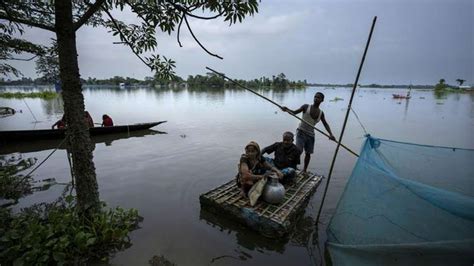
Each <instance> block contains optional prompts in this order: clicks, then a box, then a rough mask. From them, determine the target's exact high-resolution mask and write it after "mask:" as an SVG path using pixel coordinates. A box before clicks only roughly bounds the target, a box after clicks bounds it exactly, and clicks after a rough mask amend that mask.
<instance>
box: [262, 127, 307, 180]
mask: <svg viewBox="0 0 474 266" xmlns="http://www.w3.org/2000/svg"><path fill="white" fill-rule="evenodd" d="M293 140H294V135H293V133H291V132H288V131H287V132H285V133H283V141H282V142H275V143H274V144H272V145H270V146H268V147H266V148H264V149H263V150H262V155H263V154H265V153H268V154H271V153H273V152H274V153H275V158H274V159H270V158H265V159H266V160H267V161H268V162H269V163H271V164H272V165H275V167H276V168H278V169H279V170H280V171H281V172H282V173H283V179H282V183H286V182H289V181H291V180H293V179H294V178H295V175H296V165H297V164H299V163H300V155H301V150H300V149H298V147H296V145H295V144H293Z"/></svg>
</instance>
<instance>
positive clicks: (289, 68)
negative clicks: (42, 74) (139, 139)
mask: <svg viewBox="0 0 474 266" xmlns="http://www.w3.org/2000/svg"><path fill="white" fill-rule="evenodd" d="M473 3H474V1H473V0H351V1H347V0H346V1H340V0H339V1H338V0H327V1H318V0H307V1H306V0H299V1H290V0H286V1H275V0H272V1H262V2H261V3H260V6H259V13H258V14H256V15H255V16H254V17H250V18H248V19H246V20H245V21H244V22H243V23H242V24H237V25H233V26H232V27H229V26H228V24H227V23H225V22H222V19H220V20H213V21H200V20H195V19H190V22H191V26H192V28H193V30H194V33H195V34H196V35H197V36H198V38H199V39H200V40H201V42H202V43H203V44H204V45H205V46H206V47H207V48H208V49H209V50H210V51H212V52H214V53H217V54H219V55H220V56H222V57H224V60H220V59H217V58H214V57H211V56H209V55H208V54H206V53H205V52H204V51H203V50H202V49H201V48H200V47H199V46H198V45H197V44H196V43H195V42H194V41H193V39H192V38H191V36H190V34H189V33H188V32H187V30H186V29H185V27H183V28H182V36H181V40H182V43H183V45H184V47H182V48H180V47H179V45H178V44H177V42H176V36H175V35H172V36H168V35H167V34H164V33H159V34H158V49H157V52H158V53H160V54H162V55H165V56H166V57H169V58H172V59H174V60H175V61H176V62H177V64H176V65H177V67H176V72H177V74H178V75H179V76H181V77H183V78H186V77H187V76H188V75H196V74H203V73H205V72H206V70H205V66H210V67H212V68H215V69H216V70H219V71H221V72H224V73H226V74H227V75H228V76H229V77H232V78H240V79H253V78H258V77H261V76H268V77H271V76H272V75H276V74H278V73H281V72H283V73H285V74H286V75H287V77H289V78H290V79H292V80H298V79H301V80H302V79H307V80H308V81H309V82H318V83H326V82H330V83H352V82H354V79H355V75H356V72H357V68H358V66H359V62H360V59H361V57H362V53H363V49H364V46H365V42H366V40H367V37H368V33H369V29H370V25H371V23H372V20H373V17H374V16H378V19H377V24H376V27H375V31H374V36H373V38H372V42H371V46H370V48H369V51H368V55H367V59H366V63H365V66H364V69H363V72H362V75H361V79H360V83H362V84H367V83H382V84H409V83H412V84H434V83H436V82H437V81H438V80H439V79H440V78H444V79H446V81H447V82H448V83H451V84H456V81H455V80H456V79H458V78H462V79H466V80H467V83H468V84H472V83H474V66H473V65H474V4H473ZM115 14H116V15H117V16H118V17H120V18H121V19H124V20H126V21H127V22H133V21H135V20H136V18H134V17H133V14H131V13H129V12H125V13H122V14H118V13H117V12H116V13H115ZM25 36H26V38H27V39H29V40H32V41H36V42H43V43H47V42H48V40H49V38H52V37H55V36H54V35H53V34H51V33H49V32H46V31H43V30H30V31H28V33H27V35H25ZM113 41H118V38H116V37H113V36H112V35H111V34H110V33H108V32H107V31H106V30H104V29H103V28H92V27H83V28H81V29H80V30H79V31H78V33H77V47H78V53H79V67H80V73H81V77H82V78H88V77H96V78H109V77H112V76H129V77H135V78H140V79H142V78H144V77H145V76H151V75H152V73H151V72H150V71H149V70H148V68H147V67H146V66H145V65H143V63H142V62H141V61H140V60H139V59H138V58H136V57H135V56H134V55H133V54H132V53H131V52H130V51H129V49H128V48H127V47H125V46H122V45H117V44H112V42H113ZM12 64H14V65H15V66H17V67H18V68H19V69H20V70H21V71H22V72H23V73H24V74H25V76H27V77H37V75H36V73H35V70H34V63H31V62H30V63H24V62H13V63H12Z"/></svg>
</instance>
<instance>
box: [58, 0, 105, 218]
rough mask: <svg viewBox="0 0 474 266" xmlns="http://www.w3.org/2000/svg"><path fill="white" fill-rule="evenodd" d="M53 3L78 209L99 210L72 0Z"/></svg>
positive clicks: (85, 210) (60, 0)
mask: <svg viewBox="0 0 474 266" xmlns="http://www.w3.org/2000/svg"><path fill="white" fill-rule="evenodd" d="M54 5H55V14H56V22H55V27H56V37H57V42H58V54H59V73H60V78H61V82H62V90H63V91H62V97H63V101H64V112H65V115H66V122H67V134H66V135H67V137H68V138H69V139H68V143H69V148H70V150H71V151H72V163H73V173H74V178H75V181H76V182H75V186H76V193H77V204H78V207H79V209H80V210H81V211H83V212H89V211H92V210H98V209H99V208H100V201H99V191H98V186H97V178H96V174H95V167H94V162H93V161H92V158H93V155H92V143H91V140H90V136H89V128H88V125H87V123H86V120H85V119H84V116H85V110H84V96H83V95H82V88H81V81H80V79H79V65H78V63H77V50H76V33H75V32H74V28H73V20H72V4H71V0H57V1H54Z"/></svg>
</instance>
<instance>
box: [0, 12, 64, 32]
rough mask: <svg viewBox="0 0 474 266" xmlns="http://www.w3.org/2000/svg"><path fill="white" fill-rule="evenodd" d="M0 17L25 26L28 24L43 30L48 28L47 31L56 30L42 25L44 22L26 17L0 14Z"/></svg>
mask: <svg viewBox="0 0 474 266" xmlns="http://www.w3.org/2000/svg"><path fill="white" fill-rule="evenodd" d="M0 19H6V20H9V21H12V22H16V23H20V24H24V25H27V26H30V27H36V28H40V29H43V30H49V31H52V32H56V29H55V28H54V27H53V26H48V25H44V24H41V23H38V22H34V21H29V20H26V19H21V18H14V17H9V16H4V15H2V14H0Z"/></svg>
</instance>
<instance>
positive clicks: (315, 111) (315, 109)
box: [281, 92, 336, 172]
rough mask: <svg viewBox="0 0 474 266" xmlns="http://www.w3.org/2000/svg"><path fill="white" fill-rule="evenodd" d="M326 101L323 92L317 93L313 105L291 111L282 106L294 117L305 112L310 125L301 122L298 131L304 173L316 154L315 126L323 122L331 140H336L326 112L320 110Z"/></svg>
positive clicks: (305, 105) (282, 108)
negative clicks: (312, 156)
mask: <svg viewBox="0 0 474 266" xmlns="http://www.w3.org/2000/svg"><path fill="white" fill-rule="evenodd" d="M323 101H324V94H322V93H321V92H316V94H315V95H314V99H313V104H311V105H309V104H303V105H302V106H301V107H300V108H298V109H296V110H294V111H293V110H290V109H288V108H287V107H286V106H282V107H281V110H282V111H284V112H288V113H291V114H294V115H297V114H299V113H301V112H303V117H302V119H303V120H304V121H306V122H308V124H309V125H308V124H306V123H304V122H300V125H299V126H298V128H297V129H296V146H297V147H298V148H299V149H300V150H301V151H303V150H304V152H305V156H304V168H303V172H306V171H307V169H308V165H309V161H310V160H311V154H312V153H313V152H314V126H315V125H316V124H317V123H318V122H319V121H322V122H323V125H324V127H325V128H326V130H327V132H328V133H329V139H330V140H336V138H335V137H334V135H333V134H332V132H331V128H330V127H329V124H328V123H327V121H326V118H325V117H324V112H323V111H322V110H321V109H319V106H320V105H321V103H322V102H323Z"/></svg>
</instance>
